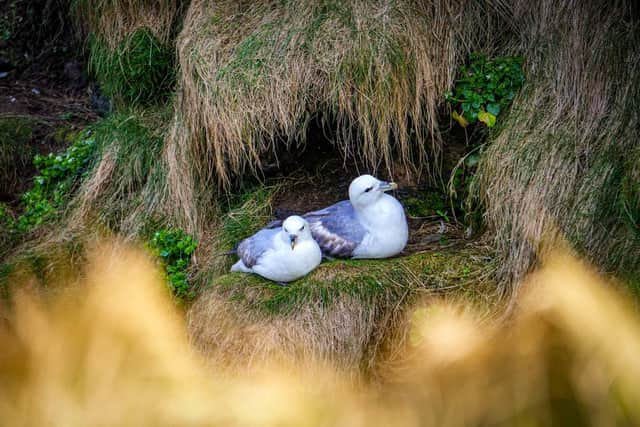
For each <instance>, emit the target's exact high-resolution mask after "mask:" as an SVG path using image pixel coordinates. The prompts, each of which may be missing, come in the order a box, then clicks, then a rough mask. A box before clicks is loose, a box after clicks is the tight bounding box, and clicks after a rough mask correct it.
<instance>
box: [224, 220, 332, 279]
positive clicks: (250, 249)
mask: <svg viewBox="0 0 640 427" xmlns="http://www.w3.org/2000/svg"><path fill="white" fill-rule="evenodd" d="M237 253H238V256H239V257H240V260H239V261H238V262H236V263H235V264H234V265H233V266H232V267H231V271H240V272H244V273H256V274H259V275H260V276H262V277H266V278H267V279H269V280H273V281H275V282H290V281H292V280H296V279H298V278H300V277H302V276H304V275H306V274H307V273H309V272H310V271H311V270H313V269H314V268H316V267H317V266H318V264H320V261H322V252H321V251H320V247H319V246H318V243H316V241H315V240H314V239H313V237H312V236H311V231H310V229H309V224H307V221H305V220H304V219H303V218H301V217H299V216H295V215H294V216H290V217H289V218H287V219H286V220H285V221H284V222H283V223H282V227H281V228H279V229H278V228H263V229H262V230H260V231H258V232H257V233H256V234H254V235H253V236H251V237H248V238H246V239H244V240H243V241H241V242H240V244H239V245H238V249H237Z"/></svg>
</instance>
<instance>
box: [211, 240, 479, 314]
mask: <svg viewBox="0 0 640 427" xmlns="http://www.w3.org/2000/svg"><path fill="white" fill-rule="evenodd" d="M478 255H479V254H478V250H477V249H463V250H458V251H455V252H454V251H450V252H442V253H426V254H415V255H410V256H407V257H403V258H393V259H387V260H357V261H356V260H338V261H332V262H325V263H323V264H321V265H320V266H319V267H318V268H317V269H316V270H314V271H313V272H312V273H310V274H309V275H307V276H306V277H304V278H302V279H299V280H297V281H295V282H291V283H289V284H287V285H286V286H283V285H279V284H276V283H274V282H271V281H269V280H266V279H263V278H261V277H260V276H257V275H253V274H242V273H230V274H226V275H224V276H221V277H219V278H216V279H214V280H213V281H212V282H211V283H210V284H209V286H210V287H215V288H216V289H218V290H219V291H221V292H224V293H225V294H226V295H227V296H228V298H229V299H230V300H233V301H237V302H239V303H242V304H245V305H247V307H248V309H252V310H257V311H259V312H261V313H263V314H265V315H286V314H289V313H291V312H294V311H297V310H304V309H305V307H306V306H308V305H320V306H322V307H325V308H326V307H329V306H331V305H333V304H334V303H335V302H337V301H344V300H345V299H347V298H356V299H358V300H360V301H364V302H365V303H368V304H371V306H373V305H374V304H375V303H376V301H378V302H380V301H386V302H390V301H398V300H400V299H401V298H406V297H412V296H414V295H416V294H417V293H419V292H425V291H426V292H439V291H444V290H448V289H452V288H460V289H465V288H467V287H471V286H472V284H473V283H476V282H477V281H478V277H479V276H482V275H484V273H486V271H487V268H491V263H486V262H484V261H483V260H482V257H479V256H478Z"/></svg>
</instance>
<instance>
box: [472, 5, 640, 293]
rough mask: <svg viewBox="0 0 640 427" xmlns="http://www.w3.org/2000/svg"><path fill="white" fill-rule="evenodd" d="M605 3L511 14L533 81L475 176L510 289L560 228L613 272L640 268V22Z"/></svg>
mask: <svg viewBox="0 0 640 427" xmlns="http://www.w3.org/2000/svg"><path fill="white" fill-rule="evenodd" d="M567 4H568V3H567ZM598 4H599V3H597V2H596V3H580V4H575V5H574V4H573V3H572V6H571V13H570V14H567V13H565V9H564V8H563V7H559V6H558V4H557V2H552V1H543V2H542V3H541V4H540V5H539V7H536V8H532V7H530V3H529V2H526V1H515V2H514V3H513V4H512V5H511V7H510V8H511V13H512V21H513V26H514V28H515V30H516V37H514V39H513V40H512V43H513V45H512V47H511V49H512V50H514V51H517V52H518V53H519V54H520V55H522V56H524V57H525V58H527V60H526V67H527V68H528V73H527V75H528V80H527V82H526V83H525V85H524V87H523V90H522V92H521V94H520V95H518V96H517V97H516V98H515V100H514V103H513V106H512V108H511V110H510V112H509V113H508V116H507V117H505V118H504V120H505V122H504V123H503V126H501V130H500V131H499V132H497V133H495V134H492V135H491V136H490V143H489V145H488V147H487V149H486V150H485V151H484V153H483V156H482V160H481V161H480V164H479V167H478V173H479V179H480V187H481V194H482V196H483V198H484V202H485V203H484V204H485V206H486V207H487V220H488V222H489V225H490V226H491V227H492V229H493V230H494V231H495V233H496V236H495V242H496V245H497V247H498V249H499V251H500V252H501V254H502V258H503V262H502V266H503V267H502V277H503V278H507V279H508V280H507V281H509V280H510V281H511V283H515V282H517V281H518V280H519V279H520V278H522V277H523V276H524V275H525V274H526V273H527V272H528V271H529V270H530V269H531V267H532V266H533V265H534V264H535V262H536V259H537V257H538V255H539V253H540V251H541V250H542V249H543V245H544V244H548V243H551V242H550V241H549V240H550V239H549V236H550V234H551V233H553V232H556V231H560V232H561V233H562V234H564V235H566V236H567V237H568V239H569V240H570V242H571V243H572V244H573V246H574V247H575V248H576V249H578V250H579V252H580V253H581V255H584V256H585V257H586V258H587V259H588V260H589V261H590V262H593V263H594V264H596V265H597V266H599V267H600V268H602V269H603V270H605V271H607V272H613V273H618V274H623V275H626V274H635V275H638V273H639V272H640V240H639V239H638V232H637V218H638V206H639V205H638V203H639V202H640V198H639V196H638V191H637V189H638V182H640V177H639V176H638V172H637V165H638V161H639V160H640V156H639V155H638V150H637V135H636V133H637V132H636V129H638V127H639V126H640V121H639V116H638V113H637V112H638V111H639V110H640V103H639V100H640V78H639V77H638V74H637V72H636V69H637V68H638V66H639V65H640V48H639V46H640V37H639V34H640V31H638V30H639V28H640V27H639V25H638V22H637V21H630V20H629V15H628V13H627V5H626V4H625V2H621V3H619V4H617V5H615V6H606V7H604V6H602V7H600V6H598ZM602 4H604V3H602ZM574 6H575V7H574ZM569 27H570V28H572V31H570V32H567V31H564V30H563V29H564V28H569ZM594 28H597V29H598V30H597V31H594V30H593V29H594ZM507 290H508V287H507Z"/></svg>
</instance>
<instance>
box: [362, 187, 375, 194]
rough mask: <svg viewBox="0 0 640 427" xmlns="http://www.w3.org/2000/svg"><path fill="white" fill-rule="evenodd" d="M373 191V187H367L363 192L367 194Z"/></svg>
mask: <svg viewBox="0 0 640 427" xmlns="http://www.w3.org/2000/svg"><path fill="white" fill-rule="evenodd" d="M371 190H373V187H369V188H367V189H366V190H364V192H365V193H368V192H369V191H371Z"/></svg>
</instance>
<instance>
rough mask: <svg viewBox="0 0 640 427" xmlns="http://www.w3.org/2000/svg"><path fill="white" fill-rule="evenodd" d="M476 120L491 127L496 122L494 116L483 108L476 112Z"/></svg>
mask: <svg viewBox="0 0 640 427" xmlns="http://www.w3.org/2000/svg"><path fill="white" fill-rule="evenodd" d="M478 120H479V121H481V122H482V123H484V124H486V125H487V127H493V126H495V124H496V116H494V115H493V114H491V113H488V112H486V111H484V110H480V111H479V112H478Z"/></svg>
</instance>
